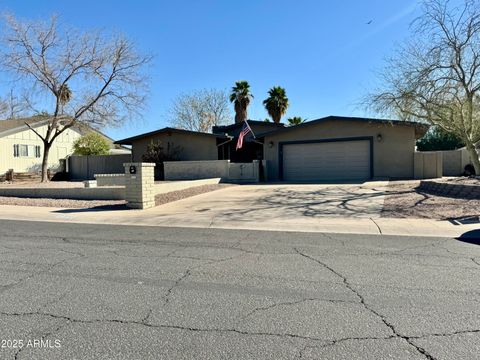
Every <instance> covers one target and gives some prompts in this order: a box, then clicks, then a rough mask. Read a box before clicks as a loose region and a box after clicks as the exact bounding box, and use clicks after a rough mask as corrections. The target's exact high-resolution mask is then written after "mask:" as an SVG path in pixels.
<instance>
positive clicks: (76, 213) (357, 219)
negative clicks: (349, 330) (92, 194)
mask: <svg viewBox="0 0 480 360" xmlns="http://www.w3.org/2000/svg"><path fill="white" fill-rule="evenodd" d="M329 187H330V190H328V191H327V189H326V185H325V186H319V185H298V186H294V187H292V186H291V185H254V186H253V185H252V186H237V187H229V188H225V189H222V190H218V191H214V192H211V193H205V194H201V195H197V196H194V197H191V198H188V199H184V200H180V201H176V202H172V203H169V204H165V205H162V206H159V207H156V208H152V209H148V210H124V209H123V208H122V209H117V210H115V209H112V210H105V209H57V208H46V207H22V206H8V205H2V206H0V219H10V220H32V221H52V222H71V223H89V224H113V225H115V224H117V225H143V226H168V227H197V228H220V229H221V228H224V229H251V230H271V231H299V232H320V233H349V234H384V235H414V236H445V237H458V236H460V235H462V234H464V233H466V232H468V231H471V230H477V229H480V225H479V224H470V225H454V224H452V223H450V222H448V221H438V220H426V219H390V218H382V217H380V212H381V209H382V206H383V193H382V187H383V184H381V183H372V184H367V185H364V186H362V187H358V186H357V187H356V189H355V187H354V186H346V185H342V186H340V185H339V186H338V188H335V187H334V188H333V190H332V186H331V185H329ZM353 189H355V190H353Z"/></svg>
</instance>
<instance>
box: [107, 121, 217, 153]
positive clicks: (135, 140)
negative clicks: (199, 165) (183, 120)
mask: <svg viewBox="0 0 480 360" xmlns="http://www.w3.org/2000/svg"><path fill="white" fill-rule="evenodd" d="M217 138H223V136H221V135H214V134H210V133H203V132H198V131H190V130H182V129H174V128H169V127H166V128H163V129H160V130H156V131H152V132H148V133H145V134H141V135H137V136H133V137H130V138H126V139H123V140H118V141H116V142H115V144H120V145H131V146H132V159H133V161H135V162H141V161H142V156H143V155H144V154H146V153H147V147H148V145H150V144H152V143H161V144H163V146H164V147H165V148H170V149H174V148H177V149H178V150H179V151H178V160H217V159H218V150H217Z"/></svg>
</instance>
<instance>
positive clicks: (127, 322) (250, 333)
mask: <svg viewBox="0 0 480 360" xmlns="http://www.w3.org/2000/svg"><path fill="white" fill-rule="evenodd" d="M0 315H4V316H45V317H51V318H54V319H62V320H66V321H67V322H66V323H65V324H63V325H62V327H61V328H63V327H65V326H66V325H69V324H75V323H77V324H97V323H106V324H123V325H138V326H144V327H148V328H153V329H175V330H185V331H192V332H206V333H235V334H240V335H247V336H274V337H281V338H283V337H286V338H293V339H301V340H311V341H323V342H325V341H337V340H324V339H321V338H316V337H311V336H303V335H298V334H290V333H274V332H260V331H259V332H256V331H245V330H239V329H235V328H223V329H218V328H210V329H205V328H198V327H190V326H181V325H165V324H151V323H144V322H142V321H141V320H140V321H136V320H120V319H92V320H80V319H74V318H72V317H69V316H65V315H55V314H50V313H42V312H26V313H5V312H0ZM52 333H53V332H51V333H49V335H51V334H52ZM389 338H390V337H385V338H383V337H378V338H376V337H365V338H362V337H352V338H343V339H340V340H341V341H346V340H371V339H377V340H384V339H389Z"/></svg>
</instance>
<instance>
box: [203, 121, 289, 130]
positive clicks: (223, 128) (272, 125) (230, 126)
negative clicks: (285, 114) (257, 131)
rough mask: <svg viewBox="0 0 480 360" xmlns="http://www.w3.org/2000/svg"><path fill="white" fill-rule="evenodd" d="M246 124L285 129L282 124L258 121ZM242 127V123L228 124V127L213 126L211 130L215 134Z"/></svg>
mask: <svg viewBox="0 0 480 360" xmlns="http://www.w3.org/2000/svg"><path fill="white" fill-rule="evenodd" d="M248 124H249V125H251V126H252V125H262V126H268V127H271V128H283V127H285V125H284V124H277V123H273V122H266V121H258V120H248ZM242 126H243V121H242V122H240V123H234V124H230V125H217V126H214V127H213V129H212V130H213V133H217V132H222V133H227V132H228V131H231V130H234V129H237V128H239V127H242Z"/></svg>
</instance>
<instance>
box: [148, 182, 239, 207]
mask: <svg viewBox="0 0 480 360" xmlns="http://www.w3.org/2000/svg"><path fill="white" fill-rule="evenodd" d="M228 186H234V185H232V184H213V185H202V186H195V187H192V188H189V189H185V190H178V191H172V192H169V193H165V194H158V195H157V196H155V205H157V206H158V205H163V204H166V203H169V202H172V201H177V200H182V199H185V198H188V197H190V196H195V195H200V194H203V193H206V192H210V191H215V190H220V189H223V188H225V187H228Z"/></svg>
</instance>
